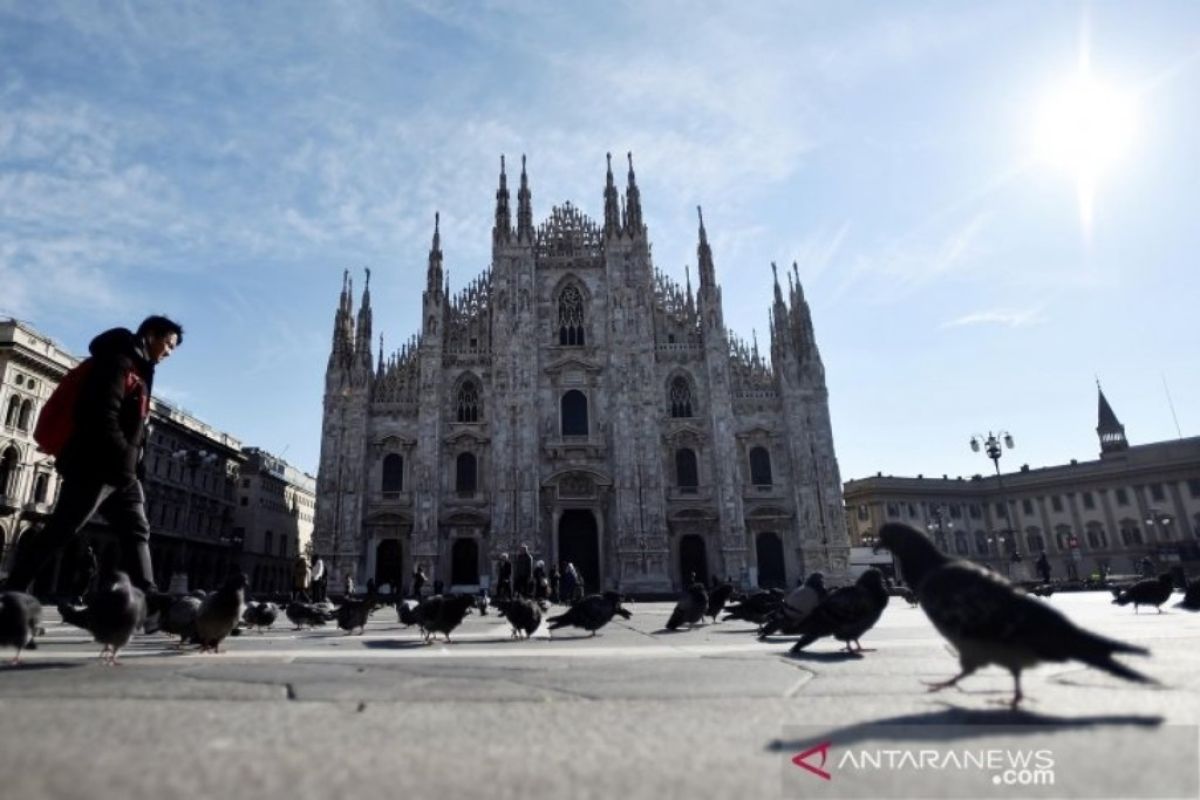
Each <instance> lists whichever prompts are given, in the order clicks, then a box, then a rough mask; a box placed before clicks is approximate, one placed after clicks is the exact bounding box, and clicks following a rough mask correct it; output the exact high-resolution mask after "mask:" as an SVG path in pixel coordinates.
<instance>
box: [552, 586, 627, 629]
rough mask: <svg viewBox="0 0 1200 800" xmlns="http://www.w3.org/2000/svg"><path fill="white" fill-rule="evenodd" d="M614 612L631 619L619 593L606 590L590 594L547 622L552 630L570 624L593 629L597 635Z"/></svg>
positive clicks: (574, 626)
mask: <svg viewBox="0 0 1200 800" xmlns="http://www.w3.org/2000/svg"><path fill="white" fill-rule="evenodd" d="M614 614H620V615H621V616H622V617H624V618H625V619H629V618H630V616H631V614H630V613H629V611H627V610H626V609H625V608H623V607H622V606H621V596H620V595H619V594H617V593H616V592H605V593H604V594H590V595H588V596H587V597H585V598H583V599H582V600H580V601H579V602H578V603H576V604H575V605H573V606H571V607H570V608H568V609H567V610H566V611H565V612H564V613H562V614H559V615H558V616H557V617H550V618H549V619H547V620H546V622H547V623H549V624H548V625H547V627H548V628H549V629H550V630H552V631H554V630H558V629H559V628H563V627H566V626H568V625H569V626H571V627H573V628H583V629H584V630H585V631H591V632H592V636H595V635H596V631H598V630H600V629H601V628H603V627H604V626H605V625H607V624H608V623H609V622H611V621H612V618H613V615H614Z"/></svg>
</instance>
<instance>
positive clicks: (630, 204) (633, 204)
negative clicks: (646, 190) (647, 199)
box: [625, 153, 643, 236]
mask: <svg viewBox="0 0 1200 800" xmlns="http://www.w3.org/2000/svg"><path fill="white" fill-rule="evenodd" d="M626 155H628V157H629V176H628V183H627V184H626V187H625V205H626V214H627V215H628V218H627V220H626V223H625V231H626V232H627V233H628V234H629V235H630V236H640V235H641V234H642V228H643V225H642V193H641V191H640V190H639V189H638V185H637V178H636V177H634V174H633V153H627V154H626Z"/></svg>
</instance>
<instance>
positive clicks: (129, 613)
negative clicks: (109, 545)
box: [58, 571, 146, 666]
mask: <svg viewBox="0 0 1200 800" xmlns="http://www.w3.org/2000/svg"><path fill="white" fill-rule="evenodd" d="M89 601H90V602H89V604H88V605H86V606H82V607H76V606H72V605H68V604H66V603H61V604H59V606H58V612H59V614H61V615H62V618H63V622H65V623H67V624H68V625H74V626H75V627H77V628H83V629H84V630H85V631H87V632H89V633H90V634H92V638H93V639H95V640H96V641H97V642H99V643H100V644H102V645H104V647H103V649H101V651H100V660H101V661H103V662H104V663H106V664H108V665H109V666H115V665H116V663H117V657H118V653H119V651H120V650H121V648H122V647H124V646H125V645H127V644H129V640H130V639H131V638H133V632H134V631H135V630H137V629H138V628H140V627H141V626H142V623H143V622H144V621H145V619H146V597H145V595H144V594H142V590H141V589H138V588H137V587H135V586H133V585H132V584H131V583H130V582H129V576H128V575H127V574H125V573H124V572H120V571H117V572H113V573H109V577H107V578H104V579H103V580H101V581H100V584H99V586H98V587H97V589H96V591H95V592H93V593H92V594H91V595H90V597H89Z"/></svg>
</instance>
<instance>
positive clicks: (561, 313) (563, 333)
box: [558, 286, 583, 347]
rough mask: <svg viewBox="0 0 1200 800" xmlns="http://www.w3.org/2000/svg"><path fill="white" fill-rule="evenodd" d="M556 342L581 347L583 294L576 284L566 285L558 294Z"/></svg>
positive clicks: (566, 345)
mask: <svg viewBox="0 0 1200 800" xmlns="http://www.w3.org/2000/svg"><path fill="white" fill-rule="evenodd" d="M558 343H559V344H560V345H563V346H565V347H583V295H582V294H581V293H580V291H579V287H577V286H568V287H567V288H565V289H563V290H562V294H560V295H559V296H558Z"/></svg>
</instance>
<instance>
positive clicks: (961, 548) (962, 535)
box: [954, 531, 970, 556]
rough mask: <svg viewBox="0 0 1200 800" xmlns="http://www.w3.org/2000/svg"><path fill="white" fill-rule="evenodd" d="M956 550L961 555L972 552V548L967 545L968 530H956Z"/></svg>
mask: <svg viewBox="0 0 1200 800" xmlns="http://www.w3.org/2000/svg"><path fill="white" fill-rule="evenodd" d="M954 551H955V552H956V553H958V554H959V555H960V556H965V555H969V554H970V549H969V548H968V547H967V532H966V531H955V532H954Z"/></svg>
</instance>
